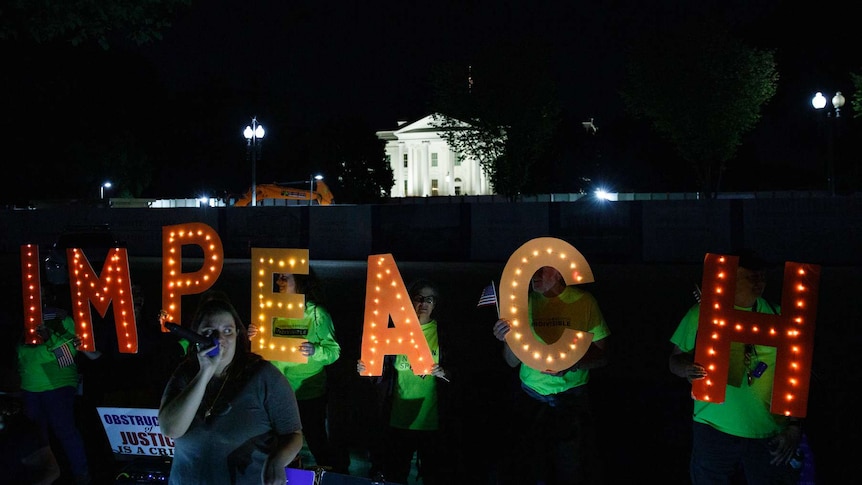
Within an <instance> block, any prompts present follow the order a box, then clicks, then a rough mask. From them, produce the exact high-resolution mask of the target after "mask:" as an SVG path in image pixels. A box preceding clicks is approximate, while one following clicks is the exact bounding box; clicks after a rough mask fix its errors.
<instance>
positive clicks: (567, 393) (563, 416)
mask: <svg viewBox="0 0 862 485" xmlns="http://www.w3.org/2000/svg"><path fill="white" fill-rule="evenodd" d="M530 283H531V289H532V291H530V294H529V305H530V326H531V328H532V329H533V332H534V333H535V335H536V337H537V338H538V339H539V340H540V341H542V342H545V343H553V342H555V341H556V340H557V339H559V337H560V335H561V333H562V331H563V330H565V329H570V330H576V331H585V332H590V333H592V334H593V340H592V343H591V344H590V347H589V349H587V352H586V354H585V355H584V356H583V357H582V358H581V359H580V360H578V362H576V363H575V364H574V365H573V366H572V367H570V368H568V369H565V370H562V371H560V372H556V373H551V372H547V371H539V370H536V369H534V368H532V367H530V366H528V365H526V364H524V363H523V362H521V361H520V359H518V357H517V356H516V355H515V354H514V353H513V352H512V349H511V348H509V345H508V343H507V342H506V334H508V333H509V332H510V331H511V330H512V324H511V322H510V321H509V320H507V319H505V318H501V319H499V320H497V322H496V323H495V324H494V336H495V337H496V338H497V339H498V340H500V341H502V342H504V344H503V357H504V359H505V361H506V363H508V364H509V365H510V366H511V367H517V366H520V369H519V375H520V380H521V389H522V390H523V392H520V393H518V394H517V395H516V396H517V397H516V402H515V403H514V409H515V415H514V418H513V423H512V425H513V427H514V428H513V430H512V431H513V436H512V438H511V439H510V440H508V441H507V442H506V443H505V447H506V448H505V451H504V453H503V461H502V462H501V465H500V470H499V482H500V483H503V484H509V483H511V484H525V483H545V484H548V485H552V484H553V485H559V484H582V483H594V482H596V481H597V480H598V475H599V474H600V469H599V468H600V467H598V466H596V464H595V459H596V457H595V446H596V435H595V434H596V429H595V425H594V422H593V417H592V413H591V409H590V401H589V396H588V393H587V383H588V382H589V378H590V369H595V368H598V367H602V366H604V365H606V364H607V362H608V350H609V349H608V343H607V338H608V336H609V335H610V329H609V328H608V326H607V323H606V322H605V319H604V317H603V316H602V313H601V311H600V310H599V305H598V303H597V302H596V299H595V297H593V295H592V294H591V293H589V292H587V291H585V290H583V289H580V288H578V287H576V286H567V285H566V282H565V280H564V279H563V276H562V275H561V274H560V272H559V271H557V270H556V269H555V268H553V267H550V266H545V267H542V268H540V269H539V270H537V271H536V272H535V273H534V274H533V276H532V278H531V280H530Z"/></svg>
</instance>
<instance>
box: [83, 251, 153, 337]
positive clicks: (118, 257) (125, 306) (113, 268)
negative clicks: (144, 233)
mask: <svg viewBox="0 0 862 485" xmlns="http://www.w3.org/2000/svg"><path fill="white" fill-rule="evenodd" d="M66 258H67V259H68V260H69V261H72V264H71V265H70V266H69V283H70V291H71V292H72V318H74V320H75V327H76V328H77V332H76V334H77V336H78V338H80V339H81V345H80V346H79V349H80V350H86V351H89V352H92V351H94V350H96V344H95V341H94V340H93V315H92V312H91V311H90V303H92V304H93V306H94V307H96V310H98V311H99V315H101V316H102V317H104V316H105V314H106V313H107V312H108V305H110V304H111V302H113V303H114V325H115V327H116V331H117V347H118V349H119V351H120V352H121V353H125V354H135V353H137V352H138V327H137V324H136V321H135V307H134V304H133V303H132V281H131V279H130V278H129V256H128V253H127V251H126V248H111V249H110V250H109V251H108V255H107V256H106V257H105V264H104V266H103V267H102V274H101V275H100V276H99V277H98V278H97V277H96V272H95V271H93V266H92V265H91V264H90V261H89V260H88V259H87V257H86V256H85V255H84V251H83V250H81V249H78V248H68V249H66Z"/></svg>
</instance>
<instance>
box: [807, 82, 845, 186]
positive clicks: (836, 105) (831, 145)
mask: <svg viewBox="0 0 862 485" xmlns="http://www.w3.org/2000/svg"><path fill="white" fill-rule="evenodd" d="M844 101H845V99H844V96H843V95H842V94H841V91H838V92H836V93H835V96H832V108H833V110H830V111H827V112H826V118H827V123H828V125H829V126H827V129H828V130H829V133H828V136H827V139H826V186H827V188H828V189H829V195H831V196H834V195H835V130H836V128H837V126H836V125H837V124H838V123H839V122H840V118H841V108H842V107H843V106H844ZM811 105H812V106H814V109H816V110H817V111H820V110H822V109H824V108H826V97H825V96H823V93H822V92H820V91H817V94H815V95H814V97H813V98H811ZM832 111H835V116H834V117H833V116H832Z"/></svg>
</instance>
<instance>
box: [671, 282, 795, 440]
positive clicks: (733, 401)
mask: <svg viewBox="0 0 862 485" xmlns="http://www.w3.org/2000/svg"><path fill="white" fill-rule="evenodd" d="M734 308H735V309H736V310H742V311H751V309H750V308H742V307H736V306H735V307H734ZM755 308H756V311H757V312H759V313H767V314H772V315H775V314H777V313H776V312H779V309H778V308H775V312H773V311H772V308H771V307H770V305H769V304H768V303H767V302H766V300H764V299H763V298H758V299H757V304H756V305H755ZM699 316H700V307H699V305H694V306H693V307H692V308H690V309H689V310H688V312H687V313H686V314H685V316H684V317H683V318H682V321H681V322H680V323H679V326H678V327H677V329H676V331H675V332H674V333H673V336H672V337H671V339H670V341H671V342H672V343H673V344H674V345H676V346H677V347H679V348H680V350H682V351H683V352H691V351H693V350H694V345H695V342H696V341H697V324H698V318H699ZM754 350H755V356H754V359H755V360H756V361H758V362H763V363H765V364H766V365H767V368H766V371H765V372H764V373H763V375H762V376H760V377H759V378H755V379H752V381H751V385H749V384H748V379H747V370H746V368H745V363H744V358H745V357H744V355H745V344H744V343H743V342H733V343H731V347H730V363H729V365H728V379H727V388H726V394H725V398H724V402H723V403H710V402H707V401H694V413H693V419H694V421H695V422H697V423H703V424H707V425H709V426H712V427H713V428H715V429H717V430H719V431H721V432H723V433H727V434H730V435H733V436H741V437H743V438H768V437H771V436H774V435H775V434H777V433H778V432H780V431H781V430H782V429H783V428H784V426H785V425H786V422H787V418H786V417H784V416H781V415H776V414H772V413H771V412H770V411H769V407H770V405H771V403H772V382H773V379H774V377H775V373H774V372H775V357H776V349H775V347H770V346H766V345H754ZM751 365H753V364H749V366H751Z"/></svg>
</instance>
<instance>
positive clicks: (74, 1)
mask: <svg viewBox="0 0 862 485" xmlns="http://www.w3.org/2000/svg"><path fill="white" fill-rule="evenodd" d="M189 5H191V0H148V1H145V2H142V1H140V0H112V1H109V2H106V1H101V0H54V1H52V0H41V1H36V2H33V1H24V0H12V1H9V2H6V3H5V5H4V6H3V7H2V10H0V40H16V41H23V42H35V43H38V44H47V43H50V42H56V41H60V42H68V43H70V44H71V45H74V46H77V45H81V44H84V43H87V42H89V41H95V42H97V43H98V44H99V45H100V46H102V48H104V49H107V48H108V47H109V45H110V43H111V38H112V37H113V36H114V35H116V34H117V33H121V34H122V35H124V36H125V37H126V39H128V40H130V41H132V42H134V43H136V44H146V43H149V42H152V41H153V40H161V38H162V32H163V31H164V30H165V29H167V28H168V27H170V26H171V22H172V20H173V16H174V14H175V13H176V12H177V11H178V10H179V9H181V8H182V7H187V6H189Z"/></svg>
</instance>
